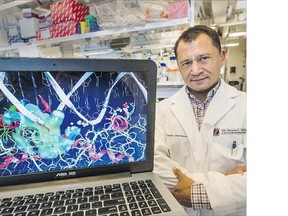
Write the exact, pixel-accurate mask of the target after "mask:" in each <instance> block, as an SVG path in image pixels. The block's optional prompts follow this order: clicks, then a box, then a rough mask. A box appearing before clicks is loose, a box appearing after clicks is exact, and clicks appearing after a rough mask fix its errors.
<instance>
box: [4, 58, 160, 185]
mask: <svg viewBox="0 0 288 216" xmlns="http://www.w3.org/2000/svg"><path fill="white" fill-rule="evenodd" d="M155 80H156V67H155V64H154V63H153V62H151V61H147V60H111V59H110V60H91V59H26V58H25V59H1V60H0V112H1V113H0V137H1V140H0V176H1V177H0V182H1V184H4V185H5V184H6V183H8V182H6V181H8V179H10V177H12V176H13V177H14V178H13V181H14V182H15V183H20V182H21V183H23V180H24V182H25V181H27V182H35V181H37V180H36V179H38V178H39V179H40V181H45V180H53V179H61V178H69V177H79V176H87V175H97V174H105V173H115V172H116V173H117V172H122V171H127V172H128V171H129V172H141V171H151V170H152V166H151V165H152V163H153V135H154V132H153V131H154V104H155V86H156V81H155ZM37 176H39V177H37ZM15 177H16V178H15Z"/></svg>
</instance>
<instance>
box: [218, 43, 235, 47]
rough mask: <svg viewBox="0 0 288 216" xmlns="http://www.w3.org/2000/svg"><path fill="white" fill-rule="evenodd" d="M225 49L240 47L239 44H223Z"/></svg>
mask: <svg viewBox="0 0 288 216" xmlns="http://www.w3.org/2000/svg"><path fill="white" fill-rule="evenodd" d="M222 46H223V47H234V46H239V43H228V44H223V45H222Z"/></svg>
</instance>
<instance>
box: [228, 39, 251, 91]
mask: <svg viewBox="0 0 288 216" xmlns="http://www.w3.org/2000/svg"><path fill="white" fill-rule="evenodd" d="M246 51H247V50H246V40H242V41H240V44H239V46H236V47H229V48H228V51H227V54H228V57H227V61H226V70H225V75H224V79H225V81H226V82H227V83H229V82H231V81H238V82H239V83H240V84H241V83H242V82H243V81H245V82H244V83H243V85H242V86H240V85H237V86H235V87H237V88H238V89H240V88H241V90H243V91H246ZM233 67H235V73H233ZM230 70H232V71H231V72H230Z"/></svg>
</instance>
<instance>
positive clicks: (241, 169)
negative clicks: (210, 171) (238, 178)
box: [225, 165, 246, 175]
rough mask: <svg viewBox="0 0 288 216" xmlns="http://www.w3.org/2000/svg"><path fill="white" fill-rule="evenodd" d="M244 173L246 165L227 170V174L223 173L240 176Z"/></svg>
mask: <svg viewBox="0 0 288 216" xmlns="http://www.w3.org/2000/svg"><path fill="white" fill-rule="evenodd" d="M244 172H246V165H243V166H239V167H236V168H234V169H232V170H229V171H228V172H226V173H225V175H233V174H242V175H243V173H244Z"/></svg>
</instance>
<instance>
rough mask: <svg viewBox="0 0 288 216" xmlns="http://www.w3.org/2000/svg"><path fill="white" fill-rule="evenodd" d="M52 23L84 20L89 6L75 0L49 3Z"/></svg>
mask: <svg viewBox="0 0 288 216" xmlns="http://www.w3.org/2000/svg"><path fill="white" fill-rule="evenodd" d="M50 10H51V18H52V22H53V24H57V23H61V22H66V21H70V20H75V21H78V22H79V21H84V20H85V16H86V15H89V13H90V12H89V7H88V6H87V5H84V4H82V3H80V2H77V1H75V0H65V1H60V2H56V3H53V4H51V5H50Z"/></svg>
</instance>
